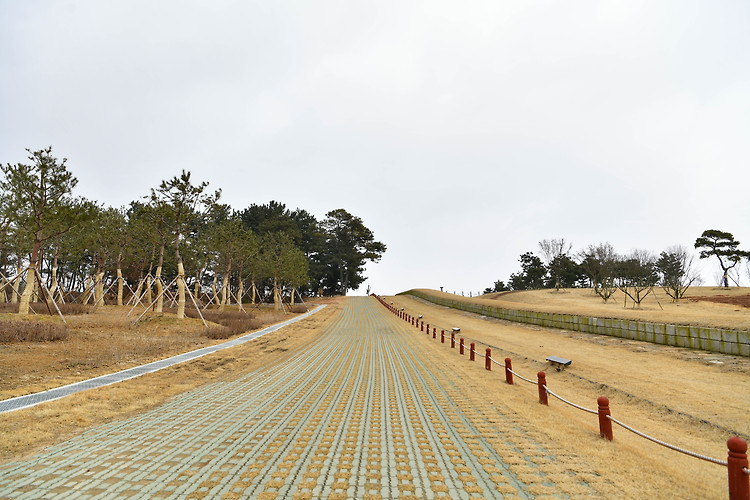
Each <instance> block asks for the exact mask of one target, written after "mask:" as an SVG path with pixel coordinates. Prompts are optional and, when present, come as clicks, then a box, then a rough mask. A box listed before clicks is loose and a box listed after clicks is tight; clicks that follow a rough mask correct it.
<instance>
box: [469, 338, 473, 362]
mask: <svg viewBox="0 0 750 500" xmlns="http://www.w3.org/2000/svg"><path fill="white" fill-rule="evenodd" d="M469 361H474V342H472V343H471V344H470V345H469Z"/></svg>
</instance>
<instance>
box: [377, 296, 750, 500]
mask: <svg viewBox="0 0 750 500" xmlns="http://www.w3.org/2000/svg"><path fill="white" fill-rule="evenodd" d="M381 302H382V300H381ZM383 304H385V303H384V302H383ZM394 312H395V310H394ZM405 319H407V320H408V318H405ZM418 327H419V326H418ZM456 330H457V329H456ZM427 333H428V334H429V325H428V330H427ZM433 338H435V329H433ZM465 338H466V339H468V340H474V341H475V342H479V343H480V344H484V345H488V344H485V343H484V342H482V341H479V340H476V339H471V338H469V337H465ZM443 339H444V331H441V340H443ZM454 342H455V341H454V339H453V336H451V347H453V346H454ZM473 347H474V344H472V346H471V347H469V348H468V350H469V352H470V353H471V354H472V355H476V354H479V355H480V356H482V357H483V358H486V359H488V360H489V361H492V362H493V363H495V364H496V365H498V366H502V367H503V368H504V369H505V370H507V372H510V373H512V374H513V375H515V376H516V377H518V378H520V379H521V380H523V381H525V382H528V383H530V384H534V385H540V386H541V388H542V389H543V390H544V392H543V393H542V392H541V390H540V400H541V397H542V394H547V395H552V396H553V397H555V398H556V399H558V400H560V401H562V402H563V403H565V404H567V405H569V406H572V407H573V408H577V409H579V410H582V411H585V412H586V413H590V414H593V415H599V419H600V428H601V425H602V424H601V422H602V420H601V419H602V417H606V418H607V419H608V420H609V421H611V422H614V423H616V424H617V425H619V426H620V427H623V428H624V429H627V430H629V431H630V432H632V433H633V434H635V435H637V436H640V437H642V438H644V439H647V440H649V441H651V442H652V443H656V444H658V445H661V446H664V447H665V448H669V449H670V450H673V451H677V452H679V453H682V454H684V455H688V456H690V457H693V458H698V459H700V460H704V461H706V462H711V463H714V464H717V465H723V466H724V467H727V468H729V469H730V489H731V488H732V486H731V484H732V479H731V467H730V464H729V463H728V461H723V460H719V459H717V458H713V457H709V456H706V455H701V454H700V453H695V452H693V451H690V450H686V449H684V448H680V447H679V446H675V445H673V444H669V443H667V442H665V441H661V440H660V439H656V438H654V437H652V436H649V435H648V434H645V433H643V432H640V431H638V430H636V429H634V428H633V427H630V426H629V425H626V424H624V423H623V422H620V421H619V420H617V419H615V418H613V417H612V416H611V415H608V414H602V413H600V412H601V410H602V406H601V405H602V403H601V402H600V407H599V410H600V411H599V412H598V411H595V410H591V409H589V408H585V407H583V406H580V405H577V404H575V403H573V402H571V401H568V400H567V399H565V398H563V397H562V396H560V395H558V394H556V393H554V392H552V391H551V390H550V389H549V388H548V387H547V385H546V384H545V379H544V373H543V372H540V373H539V380H538V381H534V380H531V379H528V378H526V377H524V376H523V375H520V374H518V373H516V372H514V371H513V370H512V369H511V368H510V367H509V366H507V365H505V364H504V363H499V362H497V361H495V360H494V359H493V358H492V356H490V355H483V354H480V353H479V352H478V351H476V350H475V349H474V348H473ZM490 347H492V346H490ZM463 348H464V338H461V349H462V351H463ZM487 350H488V351H489V350H490V349H487ZM472 359H473V356H472ZM486 368H487V369H488V370H489V369H490V366H489V363H487V364H486ZM510 383H512V382H510ZM601 399H604V400H605V401H606V398H600V400H601ZM544 404H547V403H546V397H545V398H544ZM606 404H607V405H608V401H607V402H606ZM607 413H609V409H608V407H607ZM611 433H612V430H611V427H610V430H609V436H608V438H609V440H612V436H611ZM602 436H604V434H602ZM730 451H731V446H730ZM730 456H731V453H730ZM735 470H736V469H735ZM740 470H741V471H742V473H743V474H744V475H750V468H747V467H743V468H742V469H740ZM745 488H746V487H745ZM743 498H744V496H743Z"/></svg>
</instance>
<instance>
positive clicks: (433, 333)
mask: <svg viewBox="0 0 750 500" xmlns="http://www.w3.org/2000/svg"><path fill="white" fill-rule="evenodd" d="M432 338H433V339H436V338H437V328H433V329H432Z"/></svg>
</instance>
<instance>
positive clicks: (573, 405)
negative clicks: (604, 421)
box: [542, 385, 599, 415]
mask: <svg viewBox="0 0 750 500" xmlns="http://www.w3.org/2000/svg"><path fill="white" fill-rule="evenodd" d="M542 387H544V390H545V391H547V394H551V395H552V396H554V397H556V398H557V399H559V400H560V401H562V402H563V403H565V404H569V405H570V406H572V407H573V408H578V409H579V410H583V411H585V412H588V413H593V414H594V415H598V414H599V412H597V411H594V410H589V409H588V408H584V407H583V406H579V405H577V404H575V403H571V402H570V401H568V400H567V399H565V398H563V397H561V396H558V395H557V394H555V393H554V392H552V391H550V390H549V388H548V387H547V386H546V385H543V386H542Z"/></svg>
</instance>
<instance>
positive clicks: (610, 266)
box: [579, 243, 619, 302]
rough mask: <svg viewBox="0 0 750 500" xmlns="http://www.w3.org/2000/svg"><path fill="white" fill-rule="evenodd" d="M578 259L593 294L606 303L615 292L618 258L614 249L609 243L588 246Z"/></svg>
mask: <svg viewBox="0 0 750 500" xmlns="http://www.w3.org/2000/svg"><path fill="white" fill-rule="evenodd" d="M579 258H580V260H581V267H582V268H583V272H584V273H585V275H586V276H587V277H588V279H589V281H590V283H591V287H592V288H593V290H594V293H596V294H597V295H598V296H599V297H601V298H602V300H603V301H604V302H607V301H608V300H609V299H610V297H612V295H614V293H615V292H616V291H617V283H616V273H615V271H616V267H617V262H618V261H619V257H618V255H617V253H616V252H615V249H614V247H613V246H612V245H611V244H610V243H599V244H598V245H589V246H588V247H587V248H586V249H585V250H584V251H583V252H581V253H580V255H579Z"/></svg>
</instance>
